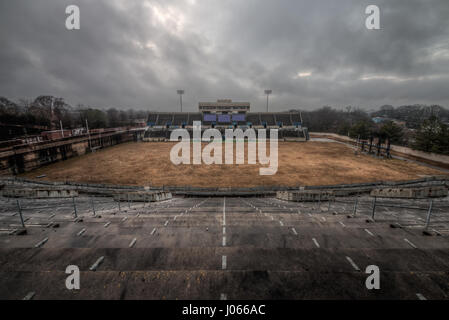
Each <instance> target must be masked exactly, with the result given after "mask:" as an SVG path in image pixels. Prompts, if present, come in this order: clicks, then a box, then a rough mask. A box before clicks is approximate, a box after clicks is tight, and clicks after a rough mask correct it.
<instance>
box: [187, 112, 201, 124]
mask: <svg viewBox="0 0 449 320" xmlns="http://www.w3.org/2000/svg"><path fill="white" fill-rule="evenodd" d="M193 121H202V117H201V113H200V112H191V113H189V122H188V125H189V126H192V125H193Z"/></svg>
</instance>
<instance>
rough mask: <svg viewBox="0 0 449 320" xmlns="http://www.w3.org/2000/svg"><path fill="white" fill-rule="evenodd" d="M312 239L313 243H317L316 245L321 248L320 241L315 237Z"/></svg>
mask: <svg viewBox="0 0 449 320" xmlns="http://www.w3.org/2000/svg"><path fill="white" fill-rule="evenodd" d="M312 241H313V243H315V245H316V246H317V248H319V247H320V244H319V243H318V241H316V239H315V238H312Z"/></svg>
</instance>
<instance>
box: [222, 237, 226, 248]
mask: <svg viewBox="0 0 449 320" xmlns="http://www.w3.org/2000/svg"><path fill="white" fill-rule="evenodd" d="M223 247H226V236H223Z"/></svg>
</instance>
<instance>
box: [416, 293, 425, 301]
mask: <svg viewBox="0 0 449 320" xmlns="http://www.w3.org/2000/svg"><path fill="white" fill-rule="evenodd" d="M416 296H417V297H418V299H419V300H427V299H426V297H424V296H423V295H422V294H421V293H417V294H416Z"/></svg>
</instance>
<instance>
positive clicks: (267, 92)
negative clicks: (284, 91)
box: [265, 89, 273, 112]
mask: <svg viewBox="0 0 449 320" xmlns="http://www.w3.org/2000/svg"><path fill="white" fill-rule="evenodd" d="M272 92H273V91H272V90H270V89H267V90H265V94H266V95H267V112H268V96H269V95H270V94H271V93H272Z"/></svg>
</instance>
